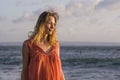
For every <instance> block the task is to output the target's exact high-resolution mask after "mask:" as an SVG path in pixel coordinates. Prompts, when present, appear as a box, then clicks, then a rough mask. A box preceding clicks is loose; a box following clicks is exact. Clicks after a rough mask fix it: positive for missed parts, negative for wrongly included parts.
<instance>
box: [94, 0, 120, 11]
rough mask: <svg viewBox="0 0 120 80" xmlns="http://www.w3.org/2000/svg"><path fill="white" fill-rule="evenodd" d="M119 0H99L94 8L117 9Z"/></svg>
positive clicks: (119, 4) (119, 3) (119, 5)
mask: <svg viewBox="0 0 120 80" xmlns="http://www.w3.org/2000/svg"><path fill="white" fill-rule="evenodd" d="M119 7H120V0H103V1H101V2H100V3H99V4H98V5H97V6H96V8H97V9H112V10H113V9H119Z"/></svg>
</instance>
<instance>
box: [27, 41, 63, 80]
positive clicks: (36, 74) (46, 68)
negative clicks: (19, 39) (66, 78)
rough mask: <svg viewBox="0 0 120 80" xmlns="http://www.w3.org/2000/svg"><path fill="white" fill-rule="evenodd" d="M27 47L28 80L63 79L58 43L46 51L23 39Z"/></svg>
mask: <svg viewBox="0 0 120 80" xmlns="http://www.w3.org/2000/svg"><path fill="white" fill-rule="evenodd" d="M25 42H26V43H27V45H28V47H29V55H30V57H29V63H28V72H27V73H28V76H27V78H28V80H63V72H62V66H61V60H60V56H59V54H58V48H59V43H58V42H57V43H56V44H55V45H54V46H53V47H52V49H51V50H50V51H49V52H48V53H46V52H45V51H44V50H43V49H42V48H40V47H39V46H37V45H35V44H34V43H33V44H31V43H30V40H29V39H28V40H25Z"/></svg>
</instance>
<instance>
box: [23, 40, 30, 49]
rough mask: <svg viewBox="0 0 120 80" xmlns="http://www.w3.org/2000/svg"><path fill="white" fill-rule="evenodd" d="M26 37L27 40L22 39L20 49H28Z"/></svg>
mask: <svg viewBox="0 0 120 80" xmlns="http://www.w3.org/2000/svg"><path fill="white" fill-rule="evenodd" d="M28 48H29V47H28V39H27V40H24V42H23V44H22V49H23V51H26V50H28Z"/></svg>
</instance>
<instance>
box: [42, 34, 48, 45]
mask: <svg viewBox="0 0 120 80" xmlns="http://www.w3.org/2000/svg"><path fill="white" fill-rule="evenodd" d="M47 38H48V34H45V35H44V36H43V38H42V40H41V42H42V43H48V40H47Z"/></svg>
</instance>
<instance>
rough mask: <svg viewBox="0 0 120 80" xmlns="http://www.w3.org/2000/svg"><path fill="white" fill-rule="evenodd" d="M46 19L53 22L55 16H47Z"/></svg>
mask: <svg viewBox="0 0 120 80" xmlns="http://www.w3.org/2000/svg"><path fill="white" fill-rule="evenodd" d="M47 21H51V22H54V23H55V18H54V17H53V16H49V17H48V20H47Z"/></svg>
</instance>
